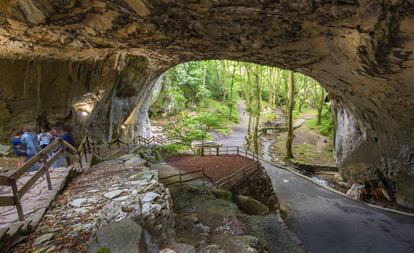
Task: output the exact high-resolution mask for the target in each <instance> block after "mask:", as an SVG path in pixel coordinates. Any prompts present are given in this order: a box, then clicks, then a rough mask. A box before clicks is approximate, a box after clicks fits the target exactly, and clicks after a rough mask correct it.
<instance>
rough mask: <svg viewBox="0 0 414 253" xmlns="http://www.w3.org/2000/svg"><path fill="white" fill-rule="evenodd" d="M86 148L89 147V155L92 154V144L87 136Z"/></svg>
mask: <svg viewBox="0 0 414 253" xmlns="http://www.w3.org/2000/svg"><path fill="white" fill-rule="evenodd" d="M86 146H87V147H88V153H91V144H90V142H89V137H88V136H86Z"/></svg>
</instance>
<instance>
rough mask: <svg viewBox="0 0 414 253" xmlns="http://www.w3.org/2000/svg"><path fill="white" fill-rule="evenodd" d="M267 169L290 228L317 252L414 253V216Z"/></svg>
mask: <svg viewBox="0 0 414 253" xmlns="http://www.w3.org/2000/svg"><path fill="white" fill-rule="evenodd" d="M264 166H265V169H266V171H267V173H268V175H269V176H270V178H271V180H272V183H273V188H274V189H275V191H276V195H277V196H278V198H279V201H280V202H281V203H282V204H284V205H285V206H286V207H287V208H288V217H287V219H286V223H287V225H288V226H289V228H290V229H291V230H292V231H293V232H294V233H295V234H296V235H297V236H298V237H299V239H300V240H301V241H302V243H303V244H304V246H305V248H307V249H308V250H310V251H311V252H318V253H319V252H320V253H322V252H337V253H339V252H347V253H351V252H375V253H380V252H384V253H385V252H390V253H392V252H396V253H397V252H401V253H403V252H414V217H407V216H404V215H399V214H393V213H390V212H387V211H382V210H379V209H376V208H373V207H370V206H368V205H367V204H365V203H362V202H357V201H354V200H351V199H348V198H346V197H344V196H342V195H339V194H337V193H334V192H331V191H328V190H326V189H324V188H322V187H320V186H317V185H315V184H314V183H312V182H310V181H308V180H306V179H304V178H302V177H300V176H298V175H295V174H293V173H291V172H289V171H286V170H283V169H280V168H277V167H275V166H272V165H269V164H264Z"/></svg>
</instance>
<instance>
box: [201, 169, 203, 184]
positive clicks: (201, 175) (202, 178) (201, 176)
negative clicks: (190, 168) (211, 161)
mask: <svg viewBox="0 0 414 253" xmlns="http://www.w3.org/2000/svg"><path fill="white" fill-rule="evenodd" d="M202 173H203V174H202V175H201V177H202V179H203V186H204V168H203V172H202Z"/></svg>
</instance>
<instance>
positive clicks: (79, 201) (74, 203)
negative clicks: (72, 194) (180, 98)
mask: <svg viewBox="0 0 414 253" xmlns="http://www.w3.org/2000/svg"><path fill="white" fill-rule="evenodd" d="M86 202H88V201H87V199H84V198H80V199H75V200H72V201H71V202H70V203H69V205H70V206H71V207H76V208H79V207H81V206H82V205H83V204H85V203H86Z"/></svg>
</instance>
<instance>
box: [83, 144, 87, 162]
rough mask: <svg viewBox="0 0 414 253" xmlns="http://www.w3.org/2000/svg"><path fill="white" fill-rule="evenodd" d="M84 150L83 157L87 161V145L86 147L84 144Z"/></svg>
mask: <svg viewBox="0 0 414 253" xmlns="http://www.w3.org/2000/svg"><path fill="white" fill-rule="evenodd" d="M82 149H83V156H84V157H85V160H87V159H88V156H87V154H86V145H85V143H83V145H82Z"/></svg>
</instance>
